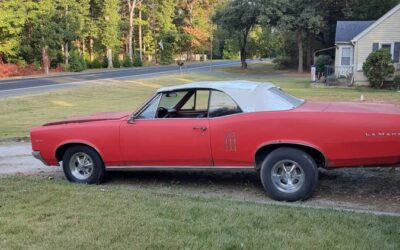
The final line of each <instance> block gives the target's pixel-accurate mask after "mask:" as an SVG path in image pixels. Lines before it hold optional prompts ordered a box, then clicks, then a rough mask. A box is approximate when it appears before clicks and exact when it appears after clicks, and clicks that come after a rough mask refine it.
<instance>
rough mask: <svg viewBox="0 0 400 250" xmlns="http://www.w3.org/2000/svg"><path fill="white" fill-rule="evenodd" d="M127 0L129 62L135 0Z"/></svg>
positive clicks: (131, 49) (131, 51)
mask: <svg viewBox="0 0 400 250" xmlns="http://www.w3.org/2000/svg"><path fill="white" fill-rule="evenodd" d="M127 1H128V7H129V32H128V53H129V59H130V60H131V63H133V44H132V38H133V17H134V15H135V7H136V0H133V1H132V2H131V0H127Z"/></svg>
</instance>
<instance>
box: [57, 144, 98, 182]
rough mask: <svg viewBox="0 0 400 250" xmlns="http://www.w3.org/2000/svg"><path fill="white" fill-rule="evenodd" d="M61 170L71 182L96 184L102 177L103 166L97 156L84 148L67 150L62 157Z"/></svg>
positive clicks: (78, 147)
mask: <svg viewBox="0 0 400 250" xmlns="http://www.w3.org/2000/svg"><path fill="white" fill-rule="evenodd" d="M63 170H64V174H65V176H66V177H67V179H68V180H69V181H71V182H77V183H85V184H98V183H100V182H101V180H102V178H103V175H104V165H103V161H102V160H101V158H100V156H99V154H98V153H97V152H96V151H95V150H93V149H91V148H89V147H85V146H74V147H71V148H68V149H67V151H66V152H65V154H64V156H63Z"/></svg>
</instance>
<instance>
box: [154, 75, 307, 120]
mask: <svg viewBox="0 0 400 250" xmlns="http://www.w3.org/2000/svg"><path fill="white" fill-rule="evenodd" d="M187 89H215V90H219V91H222V92H225V93H226V94H228V95H229V96H230V97H232V99H233V100H235V102H236V103H237V104H238V105H239V107H240V108H241V109H242V110H243V112H254V111H277V110H289V109H293V108H295V107H297V106H298V105H300V104H301V103H303V102H304V101H303V100H301V99H297V98H295V97H293V96H290V95H288V94H286V93H284V92H283V91H281V90H279V89H278V88H277V87H276V86H275V85H274V84H272V83H267V82H252V81H243V80H236V81H210V82H194V83H189V84H182V85H176V86H170V87H163V88H160V89H159V90H157V93H160V92H169V91H179V90H187Z"/></svg>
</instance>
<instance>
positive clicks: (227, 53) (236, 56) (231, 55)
mask: <svg viewBox="0 0 400 250" xmlns="http://www.w3.org/2000/svg"><path fill="white" fill-rule="evenodd" d="M222 58H223V59H230V60H233V59H239V58H240V56H239V53H237V52H236V51H228V50H224V51H223V52H222Z"/></svg>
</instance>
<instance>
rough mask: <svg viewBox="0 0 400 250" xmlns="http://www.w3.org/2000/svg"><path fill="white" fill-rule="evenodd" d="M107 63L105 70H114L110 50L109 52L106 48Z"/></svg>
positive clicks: (109, 49)
mask: <svg viewBox="0 0 400 250" xmlns="http://www.w3.org/2000/svg"><path fill="white" fill-rule="evenodd" d="M107 61H108V65H107V69H112V68H114V66H113V61H112V50H111V48H107Z"/></svg>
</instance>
